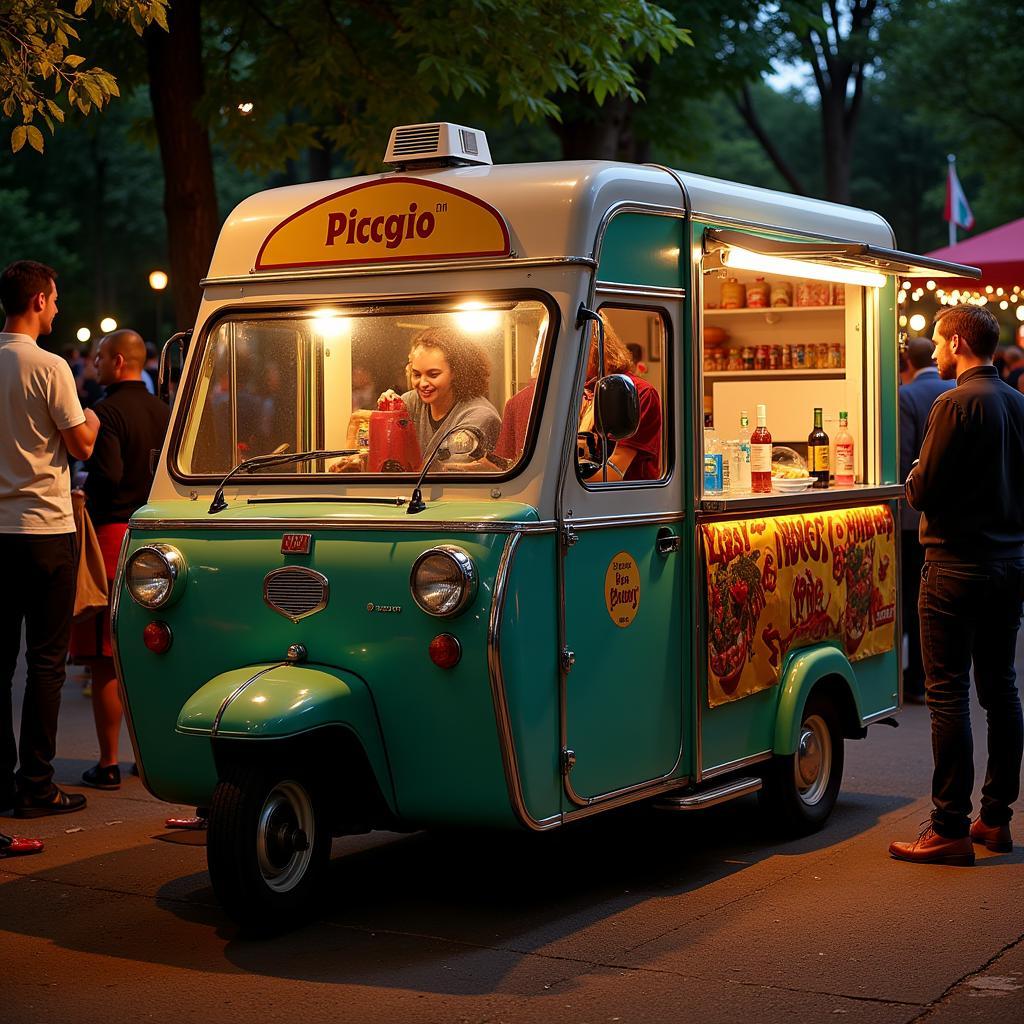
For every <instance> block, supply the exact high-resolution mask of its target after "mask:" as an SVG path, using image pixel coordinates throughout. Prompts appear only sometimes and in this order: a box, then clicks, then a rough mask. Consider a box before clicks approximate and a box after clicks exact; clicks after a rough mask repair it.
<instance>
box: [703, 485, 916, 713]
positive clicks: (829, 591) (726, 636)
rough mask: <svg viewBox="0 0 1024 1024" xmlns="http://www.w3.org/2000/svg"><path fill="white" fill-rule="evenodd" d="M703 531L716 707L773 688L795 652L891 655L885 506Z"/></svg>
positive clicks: (890, 543)
mask: <svg viewBox="0 0 1024 1024" xmlns="http://www.w3.org/2000/svg"><path fill="white" fill-rule="evenodd" d="M701 532H702V535H703V547H704V567H705V572H706V583H707V609H706V611H707V623H708V704H709V705H710V706H711V707H716V706H718V705H719V704H724V703H727V702H728V701H732V700H738V699H739V698H741V697H746V696H748V695H750V694H752V693H757V692H759V691H761V690H765V689H767V688H768V687H770V686H774V685H775V684H776V683H777V682H778V681H779V674H780V671H781V667H782V660H783V657H784V656H785V654H786V653H787V652H788V651H790V650H793V649H795V648H799V647H807V646H809V645H811V644H817V643H822V642H824V641H830V642H833V643H837V644H838V645H839V646H840V647H841V648H842V650H843V651H844V652H845V653H846V656H847V657H848V658H849V659H850V660H851V661H859V660H861V659H863V658H870V657H872V656H874V655H876V654H882V653H884V652H885V651H891V650H892V649H893V645H894V633H895V622H896V579H895V568H894V567H895V563H896V540H895V532H894V525H893V518H892V513H891V512H890V511H889V508H888V506H886V505H872V506H870V507H866V508H850V509H839V510H835V511H831V512H817V513H814V514H811V515H798V516H775V517H773V518H768V519H742V520H736V521H732V522H724V523H706V524H704V525H703V526H701Z"/></svg>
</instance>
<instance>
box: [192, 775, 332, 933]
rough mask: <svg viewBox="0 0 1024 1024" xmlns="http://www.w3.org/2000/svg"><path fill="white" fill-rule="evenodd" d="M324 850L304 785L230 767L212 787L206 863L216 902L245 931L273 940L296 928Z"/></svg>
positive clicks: (312, 798) (319, 822)
mask: <svg viewBox="0 0 1024 1024" xmlns="http://www.w3.org/2000/svg"><path fill="white" fill-rule="evenodd" d="M330 849H331V836H330V832H329V830H328V829H327V827H326V821H325V816H324V813H323V807H322V802H321V801H320V800H319V799H318V798H317V795H316V789H315V787H314V786H313V785H311V784H310V782H309V781H307V780H305V779H302V778H300V777H297V776H292V775H289V774H284V773H282V772H281V771H273V770H270V769H268V768H265V767H263V766H262V765H259V764H253V765H249V764H236V765H232V766H230V767H229V768H228V769H227V770H226V771H225V773H224V774H223V776H222V777H221V780H220V781H219V782H218V783H217V788H216V789H215V790H214V793H213V802H212V804H211V806H210V821H209V826H208V831H207V840H206V862H207V865H208V867H209V869H210V879H211V881H212V882H213V890H214V892H215V893H216V895H217V899H218V900H220V903H221V905H222V906H223V907H224V910H225V911H226V912H227V914H228V915H229V916H230V917H231V918H232V920H234V921H235V922H236V923H237V924H239V925H240V926H241V927H242V928H244V929H245V930H247V931H250V932H254V933H262V934H273V933H274V932H277V931H281V930H282V929H284V928H287V927H289V926H291V925H293V924H296V923H298V922H299V921H300V920H301V919H302V918H303V917H304V916H305V915H306V914H307V912H308V911H309V909H310V907H311V906H312V903H313V898H314V896H315V894H316V893H317V891H318V890H319V888H320V886H321V884H322V882H323V878H324V875H325V874H326V869H327V863H328V860H329V859H330Z"/></svg>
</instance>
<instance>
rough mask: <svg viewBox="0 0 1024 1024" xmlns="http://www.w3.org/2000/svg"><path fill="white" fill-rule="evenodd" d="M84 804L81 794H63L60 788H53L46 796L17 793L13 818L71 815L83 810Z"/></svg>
mask: <svg viewBox="0 0 1024 1024" xmlns="http://www.w3.org/2000/svg"><path fill="white" fill-rule="evenodd" d="M85 803H86V801H85V797H84V796H82V794H81V793H65V792H64V790H63V789H61V788H60V786H54V787H53V789H52V790H51V791H50V793H49V794H48V795H46V796H30V795H29V794H28V793H19V794H18V796H17V798H16V799H15V801H14V816H15V817H16V818H45V817H46V816H47V815H50V814H72V813H74V812H75V811H81V810H84V809H85Z"/></svg>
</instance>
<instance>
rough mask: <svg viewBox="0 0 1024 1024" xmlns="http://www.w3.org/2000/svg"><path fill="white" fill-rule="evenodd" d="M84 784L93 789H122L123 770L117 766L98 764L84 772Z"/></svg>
mask: <svg viewBox="0 0 1024 1024" xmlns="http://www.w3.org/2000/svg"><path fill="white" fill-rule="evenodd" d="M82 782H83V783H84V784H85V785H86V786H92V788H93V789H120V788H121V769H120V768H118V766H117V765H116V764H107V765H103V764H96V765H93V767H92V768H89V769H87V770H86V771H84V772H82Z"/></svg>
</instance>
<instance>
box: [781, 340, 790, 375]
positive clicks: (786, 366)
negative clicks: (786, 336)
mask: <svg viewBox="0 0 1024 1024" xmlns="http://www.w3.org/2000/svg"><path fill="white" fill-rule="evenodd" d="M780 347H781V348H782V369H783V370H790V369H792V368H793V346H792V345H782V346H780Z"/></svg>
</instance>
